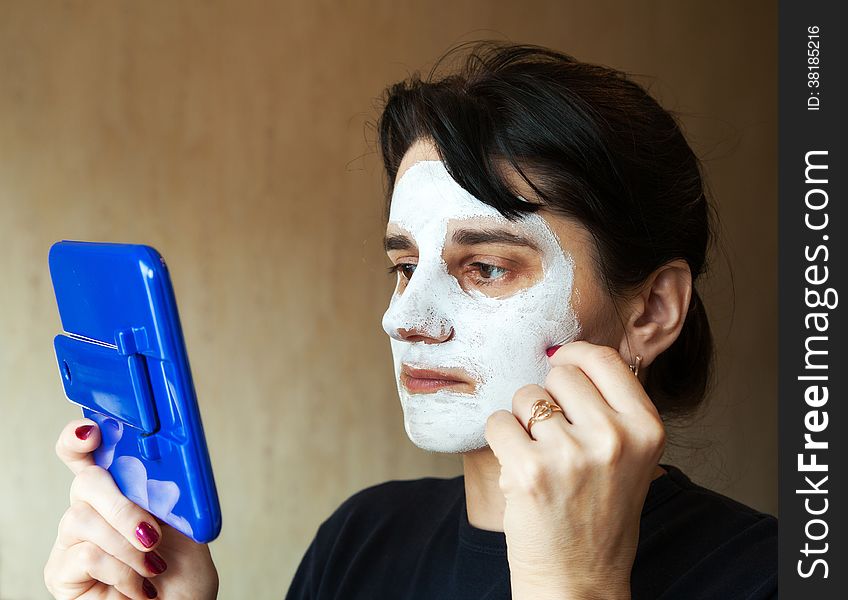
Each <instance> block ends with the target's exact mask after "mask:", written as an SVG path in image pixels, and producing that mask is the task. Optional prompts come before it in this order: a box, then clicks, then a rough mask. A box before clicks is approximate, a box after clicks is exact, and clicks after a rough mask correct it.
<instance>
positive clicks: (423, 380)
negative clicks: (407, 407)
mask: <svg viewBox="0 0 848 600" xmlns="http://www.w3.org/2000/svg"><path fill="white" fill-rule="evenodd" d="M400 381H401V383H402V384H403V387H405V388H406V390H407V391H408V392H409V393H410V394H432V393H433V392H437V391H439V390H442V389H446V388H450V389H452V390H454V391H457V392H464V393H472V392H474V387H475V385H474V381H473V380H472V379H471V378H470V377H469V376H468V374H467V373H466V372H465V371H463V370H462V369H416V368H414V367H411V366H409V365H407V364H405V363H404V364H403V365H402V366H401V371H400Z"/></svg>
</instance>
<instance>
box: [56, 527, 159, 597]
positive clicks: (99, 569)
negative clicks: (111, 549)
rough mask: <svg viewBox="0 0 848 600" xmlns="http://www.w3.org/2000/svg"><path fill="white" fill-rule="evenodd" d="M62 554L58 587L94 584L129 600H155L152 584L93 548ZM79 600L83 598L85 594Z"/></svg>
mask: <svg viewBox="0 0 848 600" xmlns="http://www.w3.org/2000/svg"><path fill="white" fill-rule="evenodd" d="M62 554H63V556H62V557H61V559H60V560H61V566H60V567H59V569H58V571H57V573H56V575H55V578H56V580H58V581H61V582H62V584H60V585H61V586H62V587H70V588H73V587H78V588H79V587H82V586H86V585H89V584H90V583H91V581H92V580H95V581H99V582H101V583H103V584H105V585H107V586H112V587H114V588H115V589H116V590H117V591H118V592H120V593H122V594H124V595H125V596H127V597H128V598H132V600H145V599H147V598H155V597H156V591H155V590H156V588H155V586H153V584H152V583H150V582H149V581H147V580H146V579H145V578H144V577H142V576H141V575H139V574H138V573H136V572H135V571H134V570H133V569H132V568H130V567H129V565H127V564H125V563H123V562H121V561H120V560H118V559H117V558H115V557H114V556H112V555H110V554H108V553H107V552H104V551H103V549H102V548H99V547H98V546H97V545H96V544H93V543H91V542H87V541H85V542H80V543H79V544H76V545H74V546H71V547H70V548H68V549H67V550H64V551H63V552H62ZM145 582H146V583H145ZM90 591H94V590H90ZM79 597H80V598H85V597H86V594H82V595H80V596H79ZM93 597H102V594H94V595H93Z"/></svg>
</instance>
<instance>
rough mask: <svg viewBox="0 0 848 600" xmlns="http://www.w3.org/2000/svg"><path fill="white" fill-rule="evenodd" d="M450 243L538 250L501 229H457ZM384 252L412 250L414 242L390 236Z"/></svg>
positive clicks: (516, 235) (384, 242)
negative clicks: (506, 245)
mask: <svg viewBox="0 0 848 600" xmlns="http://www.w3.org/2000/svg"><path fill="white" fill-rule="evenodd" d="M451 241H452V242H453V243H454V244H457V245H460V246H476V245H478V244H508V245H510V246H526V247H527V248H532V249H533V250H538V249H539V247H538V246H537V245H536V243H534V242H532V241H531V240H530V239H528V238H527V237H525V236H523V235H518V234H515V233H511V232H509V231H504V230H503V229H457V230H456V231H454V232H453V235H452V236H451ZM383 247H384V248H385V250H386V252H389V251H391V250H413V249H414V248H415V247H416V246H415V242H413V241H412V240H411V239H409V238H408V237H407V236H405V235H401V234H390V235H387V236H386V237H385V239H384V240H383Z"/></svg>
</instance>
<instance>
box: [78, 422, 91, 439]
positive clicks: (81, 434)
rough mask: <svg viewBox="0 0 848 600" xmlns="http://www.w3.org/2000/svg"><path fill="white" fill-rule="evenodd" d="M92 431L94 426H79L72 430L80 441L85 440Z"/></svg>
mask: <svg viewBox="0 0 848 600" xmlns="http://www.w3.org/2000/svg"><path fill="white" fill-rule="evenodd" d="M92 431H94V425H80V426H79V427H77V428H76V429H75V430H74V433H75V434H76V436H77V437H78V438H79V439H81V440H87V439H88V438H89V436H90V435H91V432H92Z"/></svg>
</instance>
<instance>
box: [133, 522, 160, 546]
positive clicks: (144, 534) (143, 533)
mask: <svg viewBox="0 0 848 600" xmlns="http://www.w3.org/2000/svg"><path fill="white" fill-rule="evenodd" d="M135 537H137V538H138V541H139V542H141V543H142V544H143V545H144V547H145V548H152V547H153V546H154V545H155V544H156V542H158V541H159V534H158V533H156V530H155V529H153V525H151V524H150V523H148V522H146V521H142V522H141V523H139V524H138V527H136V528H135Z"/></svg>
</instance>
